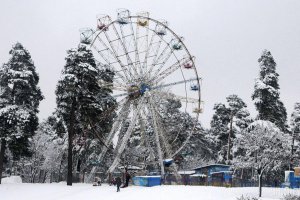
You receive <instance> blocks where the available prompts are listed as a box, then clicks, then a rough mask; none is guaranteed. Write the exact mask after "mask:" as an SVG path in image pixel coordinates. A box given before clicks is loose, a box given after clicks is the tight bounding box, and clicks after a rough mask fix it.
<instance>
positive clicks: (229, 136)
mask: <svg viewBox="0 0 300 200" xmlns="http://www.w3.org/2000/svg"><path fill="white" fill-rule="evenodd" d="M232 123H233V114H232V113H231V115H230V129H229V133H228V149H227V164H229V160H230V143H231V136H232Z"/></svg>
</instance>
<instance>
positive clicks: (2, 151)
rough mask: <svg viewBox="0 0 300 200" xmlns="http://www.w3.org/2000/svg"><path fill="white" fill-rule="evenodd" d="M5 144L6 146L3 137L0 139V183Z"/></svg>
mask: <svg viewBox="0 0 300 200" xmlns="http://www.w3.org/2000/svg"><path fill="white" fill-rule="evenodd" d="M5 146H6V141H5V140H4V139H2V140H1V150H0V184H1V179H2V171H3V160H4V153H5Z"/></svg>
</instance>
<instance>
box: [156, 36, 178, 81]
mask: <svg viewBox="0 0 300 200" xmlns="http://www.w3.org/2000/svg"><path fill="white" fill-rule="evenodd" d="M171 42H172V40H171ZM171 42H170V43H171ZM170 43H168V44H167V45H166V47H165V48H164V50H163V51H162V52H161V53H160V55H159V56H158V58H157V59H156V60H155V63H153V64H152V68H151V71H150V72H152V71H153V69H154V68H156V70H155V71H154V72H153V74H154V75H153V76H154V77H155V76H156V75H157V74H158V73H159V72H160V70H161V69H162V68H163V66H164V65H165V64H166V62H167V61H168V60H169V58H170V57H171V55H172V54H173V52H174V49H173V48H172V47H171V46H170Z"/></svg>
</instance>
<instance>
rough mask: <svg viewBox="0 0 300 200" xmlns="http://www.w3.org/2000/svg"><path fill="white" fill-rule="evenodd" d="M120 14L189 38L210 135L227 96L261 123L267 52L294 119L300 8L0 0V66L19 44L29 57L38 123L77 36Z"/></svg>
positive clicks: (256, 3)
mask: <svg viewBox="0 0 300 200" xmlns="http://www.w3.org/2000/svg"><path fill="white" fill-rule="evenodd" d="M117 8H127V9H129V10H130V11H131V12H132V13H136V12H138V11H148V12H150V16H151V17H153V18H154V19H166V20H167V21H168V22H169V27H170V28H171V29H172V30H174V31H175V32H176V33H177V34H179V35H182V36H184V38H185V44H186V46H187V47H188V48H189V50H190V52H191V53H192V54H193V55H194V56H196V64H197V70H198V73H199V74H200V76H201V77H203V87H202V98H203V100H204V101H205V107H204V113H203V114H201V117H200V120H201V121H202V123H203V125H204V126H205V127H209V121H210V119H211V117H212V114H213V110H212V107H213V104H214V103H216V102H225V97H226V96H228V95H230V94H237V95H239V96H240V97H241V98H242V99H243V100H244V101H245V102H246V103H247V105H248V107H249V110H250V112H251V114H252V116H255V115H256V112H255V109H254V106H253V103H252V101H251V94H252V92H253V85H254V78H256V77H257V75H258V70H259V66H258V63H257V59H258V58H259V56H260V53H261V52H262V50H263V49H268V50H270V51H271V53H272V54H273V56H274V58H275V60H276V62H277V71H278V73H279V74H280V77H279V84H280V86H281V99H282V101H283V102H284V104H285V106H286V107H287V110H288V114H289V115H290V114H291V112H292V109H293V105H294V103H295V102H297V101H298V102H300V92H299V87H300V12H299V11H300V1H299V0H243V1H242V0H226V1H225V0H219V1H216V0H205V1H204V0H180V1H175V0H164V1H162V0H151V1H150V0H143V1H142V0H120V1H116V0H109V1H103V0H84V1H83V0H82V1H79V0H72V1H71V0H48V1H42V0H26V1H22V0H0V27H1V37H0V63H1V64H2V63H4V62H7V60H8V58H9V55H8V52H9V50H10V49H11V47H12V45H13V44H14V43H15V42H16V41H19V42H21V43H22V44H23V45H24V46H25V47H26V48H27V49H28V50H29V51H30V53H31V56H32V58H33V60H34V62H35V65H36V67H37V72H38V73H39V75H40V84H39V85H40V87H41V89H42V92H43V94H44V96H45V100H44V101H43V102H42V103H41V105H40V118H41V119H43V118H46V117H47V116H49V115H50V114H51V113H52V112H53V111H54V108H55V95H54V91H55V87H56V83H57V81H58V79H59V77H60V73H61V70H62V68H63V66H64V64H65V60H64V58H65V56H66V50H67V49H70V48H72V47H76V46H77V44H78V42H79V32H78V29H79V28H81V27H95V25H96V17H95V16H96V15H97V14H99V13H106V14H109V15H110V16H112V17H113V18H115V17H116V12H115V11H116V9H117Z"/></svg>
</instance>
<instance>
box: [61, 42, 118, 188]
mask: <svg viewBox="0 0 300 200" xmlns="http://www.w3.org/2000/svg"><path fill="white" fill-rule="evenodd" d="M67 54H68V55H67V57H66V65H65V67H64V70H63V71H62V78H61V79H60V80H59V82H58V85H57V88H56V95H57V98H56V101H57V111H58V113H59V115H61V116H62V119H63V121H64V123H65V125H66V129H67V130H68V135H69V139H68V140H69V153H68V158H69V159H70V158H71V157H72V154H73V153H77V154H78V155H77V156H79V155H83V154H82V153H83V150H86V151H87V150H89V148H87V146H85V145H86V143H85V141H87V139H95V137H96V138H97V140H99V139H100V140H102V141H103V138H104V137H105V135H106V134H107V133H108V132H109V131H110V128H111V125H112V120H113V117H114V116H115V112H114V109H115V107H116V102H115V100H114V99H113V98H112V97H111V96H110V94H111V93H112V91H111V89H110V88H104V87H103V88H102V87H100V86H99V82H100V81H104V82H107V83H112V79H113V76H114V73H113V72H112V71H110V70H109V69H106V68H103V69H99V67H100V66H99V65H97V64H96V62H95V60H94V57H93V54H92V52H91V50H89V49H88V48H87V47H86V46H84V45H80V46H79V47H78V48H76V49H71V50H69V51H68V52H67ZM79 140H80V141H84V142H83V143H82V145H77V144H78V141H79ZM76 141H77V142H76ZM74 142H75V146H74V149H73V144H72V143H74ZM79 143H81V142H79ZM94 143H95V142H94ZM94 143H93V142H90V144H94ZM99 143H100V141H98V146H99ZM93 146H94V145H93ZM91 149H95V150H96V149H98V150H99V149H100V148H91V147H90V150H91ZM73 150H74V152H70V151H73ZM84 154H85V153H84ZM89 154H92V153H91V152H89ZM92 156H93V155H92ZM79 157H81V156H79ZM79 157H77V160H80V159H79ZM68 162H69V169H68V173H69V176H68V177H70V176H71V174H70V173H71V172H70V171H72V170H73V167H72V169H71V166H70V165H72V164H73V159H71V160H69V161H68ZM79 163H81V161H80V162H79ZM79 168H80V167H79ZM69 179H70V178H68V185H70V184H71V181H70V180H69Z"/></svg>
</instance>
